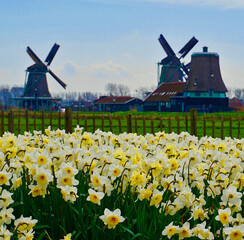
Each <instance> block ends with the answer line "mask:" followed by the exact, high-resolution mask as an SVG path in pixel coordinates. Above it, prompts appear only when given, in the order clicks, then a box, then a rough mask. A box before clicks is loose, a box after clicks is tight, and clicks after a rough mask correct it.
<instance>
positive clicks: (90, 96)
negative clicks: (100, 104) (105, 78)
mask: <svg viewBox="0 0 244 240" xmlns="http://www.w3.org/2000/svg"><path fill="white" fill-rule="evenodd" d="M96 98H98V93H92V92H82V93H79V94H78V100H79V101H80V100H82V99H84V100H86V101H94V100H95V99H96Z"/></svg>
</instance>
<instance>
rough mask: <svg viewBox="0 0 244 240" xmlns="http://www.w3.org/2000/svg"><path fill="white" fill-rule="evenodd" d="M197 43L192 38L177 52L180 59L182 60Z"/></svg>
mask: <svg viewBox="0 0 244 240" xmlns="http://www.w3.org/2000/svg"><path fill="white" fill-rule="evenodd" d="M197 43H198V40H197V39H196V38H195V37H193V38H192V39H191V40H190V41H188V43H187V44H186V45H185V46H184V47H183V48H182V49H181V50H180V51H179V53H181V54H182V55H181V57H180V58H183V57H185V56H186V54H187V53H188V52H190V51H191V49H192V48H193V47H194V46H195V45H196V44H197Z"/></svg>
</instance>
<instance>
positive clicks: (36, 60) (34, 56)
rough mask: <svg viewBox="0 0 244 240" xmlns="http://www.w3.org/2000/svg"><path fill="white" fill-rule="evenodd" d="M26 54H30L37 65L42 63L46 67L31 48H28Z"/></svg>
mask: <svg viewBox="0 0 244 240" xmlns="http://www.w3.org/2000/svg"><path fill="white" fill-rule="evenodd" d="M26 52H27V53H28V54H29V56H30V57H31V58H32V60H33V61H34V62H35V63H41V64H43V65H44V63H43V62H42V61H41V60H40V58H39V57H37V55H36V54H35V53H34V52H33V51H32V50H31V48H30V47H27V49H26Z"/></svg>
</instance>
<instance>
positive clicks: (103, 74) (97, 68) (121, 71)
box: [85, 61, 130, 78]
mask: <svg viewBox="0 0 244 240" xmlns="http://www.w3.org/2000/svg"><path fill="white" fill-rule="evenodd" d="M85 70H87V71H88V72H90V73H91V74H92V75H93V76H94V77H97V78H111V77H116V78H117V77H120V78H121V77H122V78H124V77H128V75H130V74H129V71H128V69H127V68H126V67H125V66H124V65H122V64H118V63H114V62H112V61H107V62H105V63H94V64H91V65H88V66H86V67H85Z"/></svg>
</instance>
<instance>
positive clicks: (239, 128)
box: [237, 114, 241, 138]
mask: <svg viewBox="0 0 244 240" xmlns="http://www.w3.org/2000/svg"><path fill="white" fill-rule="evenodd" d="M240 132H241V118H240V114H238V132H237V138H240Z"/></svg>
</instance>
